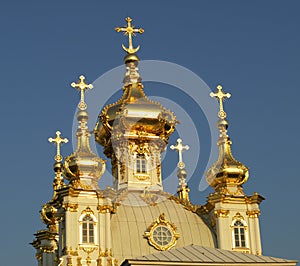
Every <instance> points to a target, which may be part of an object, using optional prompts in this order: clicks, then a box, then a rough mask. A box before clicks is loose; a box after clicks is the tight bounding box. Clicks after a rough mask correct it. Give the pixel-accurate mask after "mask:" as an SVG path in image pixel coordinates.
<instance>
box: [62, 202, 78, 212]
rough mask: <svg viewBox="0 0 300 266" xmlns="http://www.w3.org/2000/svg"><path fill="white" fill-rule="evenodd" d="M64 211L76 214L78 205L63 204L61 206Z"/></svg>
mask: <svg viewBox="0 0 300 266" xmlns="http://www.w3.org/2000/svg"><path fill="white" fill-rule="evenodd" d="M62 207H63V208H64V209H65V210H66V211H71V212H77V210H78V204H77V203H65V204H63V206H62Z"/></svg>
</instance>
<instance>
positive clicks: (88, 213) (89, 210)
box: [81, 206, 94, 216]
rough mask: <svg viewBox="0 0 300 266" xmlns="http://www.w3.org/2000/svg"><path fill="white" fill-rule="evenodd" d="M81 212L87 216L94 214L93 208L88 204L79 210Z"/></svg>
mask: <svg viewBox="0 0 300 266" xmlns="http://www.w3.org/2000/svg"><path fill="white" fill-rule="evenodd" d="M81 214H86V215H87V216H90V215H91V214H93V215H94V212H93V210H92V209H91V208H90V207H89V206H88V207H86V208H85V210H83V211H82V212H81Z"/></svg>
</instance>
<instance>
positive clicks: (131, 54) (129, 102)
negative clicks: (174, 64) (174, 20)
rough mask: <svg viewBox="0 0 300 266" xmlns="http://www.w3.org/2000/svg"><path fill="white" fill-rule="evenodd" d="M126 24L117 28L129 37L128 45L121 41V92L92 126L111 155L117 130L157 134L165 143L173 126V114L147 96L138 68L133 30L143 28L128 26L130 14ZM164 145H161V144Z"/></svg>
mask: <svg viewBox="0 0 300 266" xmlns="http://www.w3.org/2000/svg"><path fill="white" fill-rule="evenodd" d="M126 21H127V22H128V25H127V27H126V28H119V27H117V28H116V31H117V32H121V31H122V32H125V34H126V35H128V37H129V47H128V48H126V47H125V46H124V45H122V47H123V49H124V50H125V51H126V52H127V55H126V56H125V58H124V62H125V65H126V74H125V77H124V80H123V83H124V86H123V95H122V97H121V99H119V100H118V101H117V102H115V103H113V104H109V105H107V106H105V107H104V108H103V110H102V112H101V114H100V115H99V120H98V122H97V124H96V127H95V131H94V132H95V138H96V141H97V142H98V143H99V144H100V145H102V146H105V151H104V152H105V154H106V155H107V156H108V157H110V153H111V138H112V136H113V138H114V137H117V136H119V135H120V134H122V135H123V136H124V134H125V135H128V136H133V135H147V136H149V137H151V136H152V137H154V138H160V139H161V140H162V141H163V142H164V145H165V144H166V143H167V142H168V139H169V136H170V135H171V134H172V133H173V131H174V130H175V125H176V123H177V121H176V117H175V115H174V114H173V113H172V112H171V111H169V110H167V109H165V108H164V107H163V106H162V105H161V104H160V103H158V102H154V101H152V100H150V99H148V98H147V96H146V95H145V92H144V90H143V85H142V83H141V77H140V75H139V72H138V62H139V58H138V57H137V55H136V54H135V52H136V51H137V50H138V49H139V46H138V47H137V48H133V46H132V35H133V34H134V32H138V33H142V32H144V30H143V29H135V28H134V27H133V26H131V18H127V19H126ZM164 145H163V146H164Z"/></svg>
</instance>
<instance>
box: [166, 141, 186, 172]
mask: <svg viewBox="0 0 300 266" xmlns="http://www.w3.org/2000/svg"><path fill="white" fill-rule="evenodd" d="M170 148H171V149H172V150H176V151H177V152H178V156H179V162H178V164H177V167H178V168H180V169H183V168H184V167H185V164H184V162H183V161H182V153H183V151H185V150H186V151H187V150H188V149H189V148H190V147H189V146H188V145H185V146H183V145H182V140H181V139H177V145H176V146H174V145H171V147H170Z"/></svg>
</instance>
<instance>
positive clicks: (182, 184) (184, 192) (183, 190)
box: [170, 139, 190, 203]
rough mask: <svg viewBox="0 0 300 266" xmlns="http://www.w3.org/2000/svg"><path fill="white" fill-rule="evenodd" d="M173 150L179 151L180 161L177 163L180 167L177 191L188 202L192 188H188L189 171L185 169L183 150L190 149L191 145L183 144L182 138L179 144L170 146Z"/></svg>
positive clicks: (178, 141)
mask: <svg viewBox="0 0 300 266" xmlns="http://www.w3.org/2000/svg"><path fill="white" fill-rule="evenodd" d="M170 148H171V149H172V150H176V151H177V152H178V157H179V161H178V164H177V167H178V171H177V177H178V178H179V185H178V188H177V193H178V196H179V198H180V199H181V200H182V201H184V202H185V203H188V202H189V201H190V199H189V192H190V189H189V188H188V185H187V183H186V181H185V180H186V176H187V172H186V170H185V169H184V168H185V164H184V162H183V160H182V153H183V151H185V150H186V151H187V150H189V148H190V147H189V146H188V145H183V144H182V140H181V139H177V145H176V146H174V145H171V147H170Z"/></svg>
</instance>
